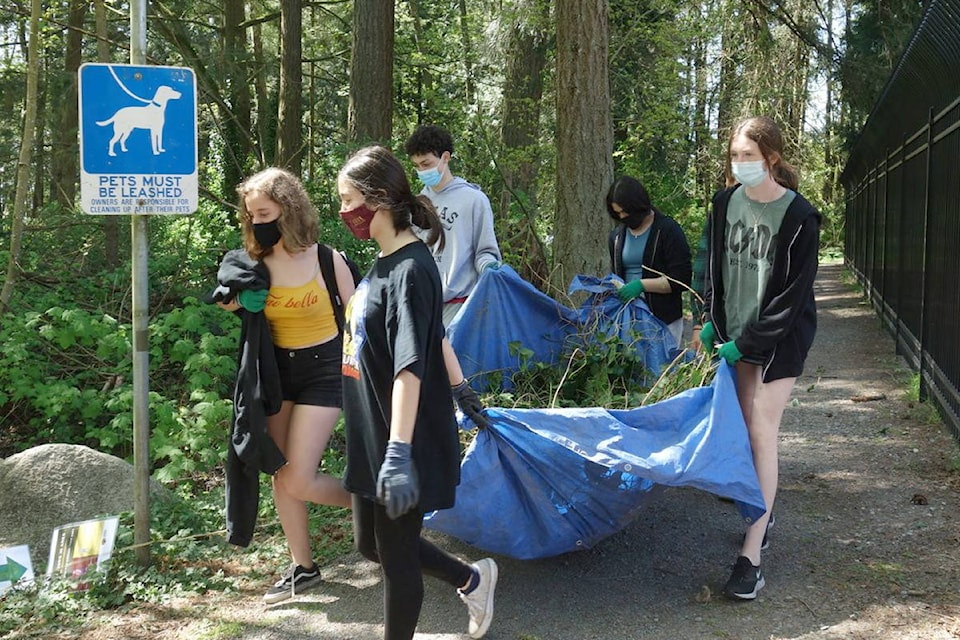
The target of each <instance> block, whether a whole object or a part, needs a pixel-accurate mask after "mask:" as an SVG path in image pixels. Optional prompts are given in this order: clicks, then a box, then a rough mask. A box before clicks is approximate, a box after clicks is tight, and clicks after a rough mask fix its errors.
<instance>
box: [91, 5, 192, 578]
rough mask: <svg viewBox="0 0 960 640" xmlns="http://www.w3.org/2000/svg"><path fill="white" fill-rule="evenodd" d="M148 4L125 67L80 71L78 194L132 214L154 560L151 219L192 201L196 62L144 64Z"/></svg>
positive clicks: (146, 518) (141, 466)
mask: <svg viewBox="0 0 960 640" xmlns="http://www.w3.org/2000/svg"><path fill="white" fill-rule="evenodd" d="M146 47H147V3H146V0H131V2H130V64H129V65H124V64H84V65H82V66H81V67H80V72H79V89H80V92H79V93H80V96H79V102H80V104H79V110H80V200H81V203H80V204H81V208H82V209H83V210H84V211H86V212H87V213H90V214H98V215H130V216H132V219H131V225H130V229H131V250H132V256H131V258H132V275H131V277H132V281H133V282H132V289H133V304H132V307H133V467H134V474H135V476H134V489H133V493H134V534H133V537H134V544H135V545H136V556H137V562H138V563H139V564H140V565H141V566H147V565H149V564H150V414H149V406H150V405H149V391H150V380H149V370H150V369H149V367H150V355H149V349H150V331H149V295H148V294H149V272H148V270H147V257H148V254H149V225H148V221H149V216H150V215H151V214H188V213H193V212H194V211H196V209H197V205H198V197H197V195H198V193H197V192H198V185H197V182H198V180H197V97H196V96H197V91H196V79H195V76H194V73H193V70H192V69H188V68H183V67H158V66H146Z"/></svg>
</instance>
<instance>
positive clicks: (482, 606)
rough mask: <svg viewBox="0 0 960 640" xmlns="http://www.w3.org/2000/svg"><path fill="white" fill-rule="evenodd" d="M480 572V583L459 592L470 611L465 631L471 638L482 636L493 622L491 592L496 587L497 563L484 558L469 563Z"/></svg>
mask: <svg viewBox="0 0 960 640" xmlns="http://www.w3.org/2000/svg"><path fill="white" fill-rule="evenodd" d="M471 566H472V567H473V568H474V570H476V572H477V573H478V574H480V583H479V584H478V585H477V588H476V589H474V590H473V591H471V592H470V593H467V594H464V593H462V592H460V593H459V595H460V599H461V600H463V602H464V604H466V605H467V610H468V611H469V612H470V625H469V626H468V627H467V631H468V632H469V634H470V637H471V638H482V637H483V634H485V633H486V632H487V629H489V628H490V623H491V622H493V592H494V590H495V589H496V588H497V563H496V562H494V561H493V558H484V559H483V560H479V561H478V562H475V563H474V564H473V565H471Z"/></svg>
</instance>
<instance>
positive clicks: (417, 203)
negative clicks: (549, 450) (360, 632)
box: [337, 146, 497, 640]
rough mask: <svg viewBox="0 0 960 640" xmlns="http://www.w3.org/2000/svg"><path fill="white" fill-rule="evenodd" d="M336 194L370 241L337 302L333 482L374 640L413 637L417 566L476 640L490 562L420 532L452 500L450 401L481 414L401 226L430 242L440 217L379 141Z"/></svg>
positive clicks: (419, 580)
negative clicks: (376, 604) (471, 558)
mask: <svg viewBox="0 0 960 640" xmlns="http://www.w3.org/2000/svg"><path fill="white" fill-rule="evenodd" d="M337 190H338V191H339V195H340V202H341V207H340V216H341V218H342V219H343V220H344V222H345V224H346V225H347V226H348V227H349V228H350V230H351V232H353V234H354V235H355V236H357V237H358V238H360V239H364V240H366V239H370V238H372V239H373V240H375V241H376V243H377V244H378V245H379V247H380V253H379V254H378V255H377V259H376V261H375V262H374V264H373V266H372V267H371V268H370V271H369V273H368V274H367V275H366V277H365V278H364V279H363V280H362V281H361V282H360V284H359V285H358V286H357V290H356V292H355V294H354V296H353V297H352V298H351V299H350V303H349V304H348V306H347V322H346V327H345V328H344V340H343V368H342V372H343V404H344V420H345V424H346V435H347V467H346V471H345V473H344V486H345V487H346V489H347V490H348V491H350V493H352V494H353V523H354V537H355V540H356V546H357V549H358V550H359V551H360V553H362V554H363V555H364V556H365V557H366V558H368V559H370V560H373V561H374V562H378V563H379V564H380V566H381V568H382V571H383V579H384V606H385V624H384V637H385V638H387V639H388V640H395V639H396V640H400V639H403V640H407V639H409V638H412V637H413V634H414V631H415V629H416V626H417V620H418V618H419V616H420V607H421V604H422V601H423V574H424V573H426V574H428V575H432V576H435V577H437V578H440V579H441V580H444V581H446V582H448V583H449V584H451V585H453V586H454V587H457V588H458V590H459V594H460V597H461V599H463V601H464V602H465V603H466V605H467V608H468V610H469V613H470V622H469V633H470V636H471V637H473V638H480V637H482V636H483V635H484V633H486V631H487V628H488V627H489V626H490V621H491V620H492V618H493V596H494V589H495V587H496V583H497V565H496V563H495V562H494V561H493V560H492V559H491V558H484V559H483V560H480V561H479V562H477V563H475V564H472V565H470V564H467V563H465V562H463V561H462V560H460V559H458V558H456V557H454V556H452V555H450V554H448V553H447V552H445V551H443V550H442V549H439V548H438V547H436V546H435V545H433V544H431V543H430V542H428V541H426V540H424V539H423V538H421V537H420V532H421V528H422V526H423V514H424V513H425V512H427V511H433V510H436V509H445V508H449V507H451V506H453V502H454V497H455V492H456V486H457V484H458V483H459V481H460V446H459V439H458V437H457V424H456V418H455V415H454V407H453V399H454V397H455V396H456V398H457V400H458V401H459V402H460V406H461V408H462V409H464V411H465V412H466V413H467V414H468V415H469V416H470V417H471V418H472V419H473V420H474V422H477V423H480V422H482V421H483V420H484V418H483V417H482V415H480V414H479V409H482V406H481V405H480V404H479V401H478V400H477V398H476V394H474V393H473V392H472V391H471V390H470V388H469V386H467V385H466V382H465V381H464V380H463V373H462V371H461V370H460V366H459V363H457V361H456V356H455V355H454V354H453V350H452V349H451V348H450V346H449V343H448V342H447V341H446V338H445V337H444V328H443V317H442V303H443V298H442V286H441V283H440V274H439V272H438V271H437V266H436V262H435V261H434V259H433V256H432V255H431V253H430V249H429V248H428V247H427V245H425V244H424V243H423V242H422V241H421V240H420V239H419V238H418V237H417V235H415V234H414V231H413V227H418V228H420V229H423V230H424V231H426V232H427V233H428V234H429V235H428V240H429V242H430V243H431V245H432V244H434V243H436V242H440V243H442V242H443V233H442V229H441V227H440V220H439V218H438V217H437V213H436V211H435V210H434V208H433V206H432V205H431V204H430V202H429V200H427V199H426V198H425V197H423V196H415V195H414V194H413V193H412V192H411V190H410V185H409V183H408V181H407V176H406V174H405V172H404V170H403V167H402V165H401V164H400V162H399V161H398V160H397V159H396V158H395V157H394V156H393V155H392V154H391V153H390V151H388V150H387V149H385V148H384V147H380V146H373V147H367V148H364V149H361V150H360V151H358V152H357V153H356V154H355V155H354V156H352V157H351V158H350V160H348V161H347V163H346V165H344V167H343V169H341V171H340V174H339V176H338V179H337ZM451 382H456V383H457V384H455V385H451Z"/></svg>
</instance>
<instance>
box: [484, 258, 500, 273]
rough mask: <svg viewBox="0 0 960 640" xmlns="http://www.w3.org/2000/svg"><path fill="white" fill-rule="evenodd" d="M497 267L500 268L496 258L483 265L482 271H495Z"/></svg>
mask: <svg viewBox="0 0 960 640" xmlns="http://www.w3.org/2000/svg"><path fill="white" fill-rule="evenodd" d="M499 268H500V263H499V262H497V261H496V260H493V261H492V262H488V263H487V264H485V265H483V270H484V271H496V270H497V269H499Z"/></svg>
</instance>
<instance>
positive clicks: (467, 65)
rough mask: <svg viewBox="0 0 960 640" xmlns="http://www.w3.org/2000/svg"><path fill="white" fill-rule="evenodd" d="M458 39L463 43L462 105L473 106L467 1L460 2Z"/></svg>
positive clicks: (471, 52)
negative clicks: (463, 90)
mask: <svg viewBox="0 0 960 640" xmlns="http://www.w3.org/2000/svg"><path fill="white" fill-rule="evenodd" d="M460 39H461V40H462V41H463V73H464V77H465V78H466V79H465V81H464V89H465V92H466V95H465V96H464V100H465V102H464V104H466V105H468V106H472V105H473V94H474V90H473V60H472V58H473V44H472V43H471V40H470V21H469V20H468V19H467V0H460Z"/></svg>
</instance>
